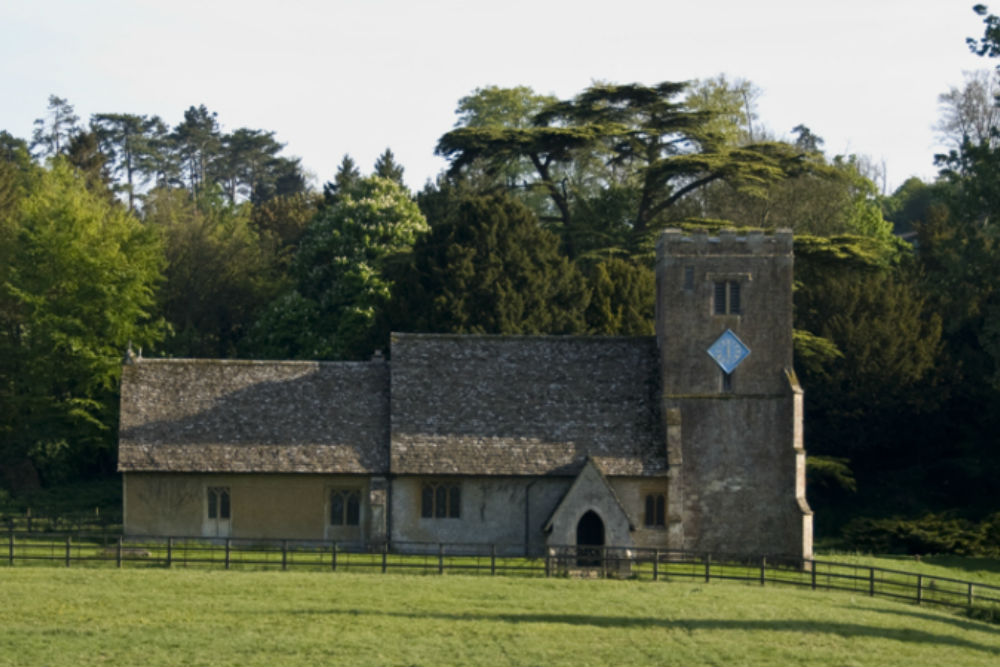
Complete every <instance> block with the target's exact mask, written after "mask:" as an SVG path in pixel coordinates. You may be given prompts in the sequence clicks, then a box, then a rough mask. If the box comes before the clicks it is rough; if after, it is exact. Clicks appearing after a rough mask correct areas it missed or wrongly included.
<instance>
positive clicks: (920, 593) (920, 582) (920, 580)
mask: <svg viewBox="0 0 1000 667" xmlns="http://www.w3.org/2000/svg"><path fill="white" fill-rule="evenodd" d="M923 599H924V575H922V574H918V575H917V604H920V603H921V601H922V600H923Z"/></svg>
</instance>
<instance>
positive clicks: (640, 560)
mask: <svg viewBox="0 0 1000 667" xmlns="http://www.w3.org/2000/svg"><path fill="white" fill-rule="evenodd" d="M6 533H7V534H6V542H7V544H6V545H5V546H6V556H7V557H6V559H3V561H2V563H3V564H4V565H7V566H11V567H13V566H16V565H27V564H35V565H41V564H48V565H53V564H54V565H60V566H64V567H71V566H73V565H78V566H81V565H82V566H92V567H102V566H103V567H107V566H112V564H113V566H114V567H118V568H121V567H125V566H126V565H127V566H129V567H165V568H171V567H202V568H205V567H208V568H213V567H215V568H221V569H281V570H288V569H291V568H295V569H313V570H326V571H337V570H351V571H376V572H381V573H389V572H410V573H421V574H438V575H443V574H446V573H463V574H478V575H487V576H497V575H507V576H512V575H513V576H531V577H552V576H570V577H574V576H578V577H628V578H634V579H647V580H652V581H685V580H692V581H693V580H703V581H704V582H706V583H709V582H711V581H712V580H713V579H715V580H730V581H745V582H752V583H757V584H759V585H760V586H765V585H767V584H784V585H792V586H800V587H808V588H811V589H813V590H846V591H852V592H855V593H862V594H867V595H869V596H872V597H875V596H878V597H885V598H894V599H899V600H905V601H910V602H914V603H916V604H937V605H943V606H948V607H970V608H971V607H973V606H983V607H991V606H997V607H1000V587H998V586H991V585H987V584H981V583H976V582H972V581H965V580H959V579H952V578H948V577H937V576H932V575H928V574H923V573H917V572H907V571H904V570H895V569H888V568H880V567H871V566H866V565H854V564H847V563H837V562H835V561H827V560H812V559H806V560H802V559H795V558H788V557H781V556H767V557H761V556H752V557H748V556H740V555H734V554H717V553H714V554H709V553H694V552H685V551H677V550H667V549H643V548H635V547H614V546H604V547H593V546H587V547H580V548H578V547H576V546H575V545H567V546H557V547H551V546H550V547H545V546H541V545H524V544H469V543H427V542H391V543H390V542H388V541H385V542H380V543H371V544H363V543H357V542H333V541H317V540H289V539H281V540H271V539H238V538H214V539H207V538H203V537H179V536H148V535H142V536H125V535H114V534H110V533H107V532H103V533H93V534H89V535H88V534H85V533H71V532H66V533H55V532H48V533H39V532H28V531H18V530H13V529H10V528H8V530H7V531H6ZM0 553H2V552H0ZM526 554H527V555H526Z"/></svg>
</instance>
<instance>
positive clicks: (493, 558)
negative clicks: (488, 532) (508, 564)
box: [490, 544, 497, 576]
mask: <svg viewBox="0 0 1000 667" xmlns="http://www.w3.org/2000/svg"><path fill="white" fill-rule="evenodd" d="M496 573H497V545H495V544H491V545H490V575H491V576H496Z"/></svg>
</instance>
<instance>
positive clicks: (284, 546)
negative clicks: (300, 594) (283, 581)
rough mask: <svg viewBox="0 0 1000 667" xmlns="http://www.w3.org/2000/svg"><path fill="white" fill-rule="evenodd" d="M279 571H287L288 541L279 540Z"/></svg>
mask: <svg viewBox="0 0 1000 667" xmlns="http://www.w3.org/2000/svg"><path fill="white" fill-rule="evenodd" d="M281 569H282V570H287V569H288V540H281Z"/></svg>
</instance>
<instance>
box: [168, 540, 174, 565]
mask: <svg viewBox="0 0 1000 667" xmlns="http://www.w3.org/2000/svg"><path fill="white" fill-rule="evenodd" d="M173 561H174V538H172V537H168V538H167V568H169V567H170V565H171V564H172V563H173Z"/></svg>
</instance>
